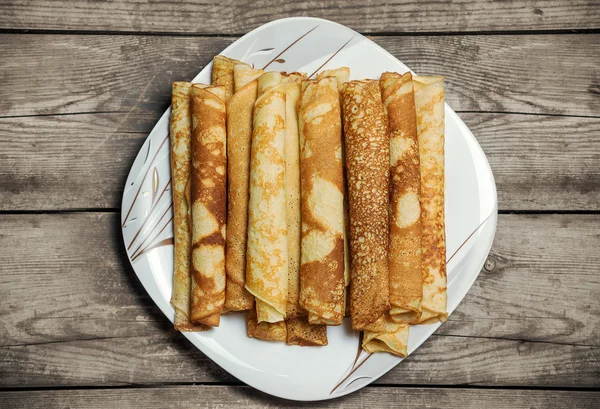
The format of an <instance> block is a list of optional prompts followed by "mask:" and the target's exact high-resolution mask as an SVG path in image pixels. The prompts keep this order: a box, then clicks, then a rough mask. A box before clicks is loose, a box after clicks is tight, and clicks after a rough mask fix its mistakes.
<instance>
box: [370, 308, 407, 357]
mask: <svg viewBox="0 0 600 409" xmlns="http://www.w3.org/2000/svg"><path fill="white" fill-rule="evenodd" d="M409 327H410V325H408V324H407V323H405V322H395V321H393V320H392V319H390V317H389V316H387V314H386V315H385V327H384V328H383V330H382V331H378V332H372V331H365V333H364V337H363V341H362V347H363V349H364V350H365V351H367V352H371V353H374V352H389V353H390V354H394V355H398V356H400V357H403V358H405V357H406V356H408V351H407V346H408V335H409Z"/></svg>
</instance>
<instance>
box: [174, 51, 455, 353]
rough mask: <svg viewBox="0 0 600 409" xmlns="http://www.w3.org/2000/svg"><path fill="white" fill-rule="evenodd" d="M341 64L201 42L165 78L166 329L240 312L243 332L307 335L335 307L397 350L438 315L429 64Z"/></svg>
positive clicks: (441, 241)
mask: <svg viewBox="0 0 600 409" xmlns="http://www.w3.org/2000/svg"><path fill="white" fill-rule="evenodd" d="M349 77H350V70H349V69H348V68H346V67H343V68H338V69H334V70H326V71H322V72H321V73H319V74H318V75H317V76H316V78H315V79H309V78H307V76H306V75H305V74H302V73H297V72H294V73H280V72H263V70H260V69H254V68H252V67H251V66H249V65H248V64H245V63H243V62H240V61H237V60H233V59H230V58H227V57H223V56H216V57H215V58H214V61H213V70H212V85H205V84H192V83H189V82H175V83H173V93H172V111H171V122H170V140H171V171H172V178H173V189H172V191H173V208H174V230H175V246H174V278H173V280H174V283H173V284H174V285H173V294H172V298H171V304H172V305H173V307H174V309H175V328H176V329H178V330H180V331H203V330H207V329H210V328H211V327H218V326H219V323H220V318H221V315H222V314H225V313H230V312H235V311H246V310H247V311H248V315H247V334H248V336H249V337H253V338H259V339H263V340H268V341H285V342H286V343H287V344H288V345H302V346H310V345H314V346H317V345H327V326H328V325H334V326H335V325H341V324H342V321H343V319H344V317H345V316H348V315H349V316H350V317H351V322H352V328H353V329H354V330H357V331H363V332H364V335H363V338H362V346H363V348H364V349H365V350H367V351H369V352H380V351H385V352H390V353H393V354H396V355H399V356H406V354H407V342H408V334H409V327H410V325H411V324H413V325H416V324H428V323H432V322H436V321H444V320H445V319H446V317H447V313H446V259H445V257H446V246H445V226H444V89H443V78H442V77H421V76H419V77H414V78H413V77H412V75H411V74H410V73H405V74H403V75H400V74H397V73H390V72H386V73H383V74H382V75H381V78H380V79H379V80H362V81H358V80H353V81H349Z"/></svg>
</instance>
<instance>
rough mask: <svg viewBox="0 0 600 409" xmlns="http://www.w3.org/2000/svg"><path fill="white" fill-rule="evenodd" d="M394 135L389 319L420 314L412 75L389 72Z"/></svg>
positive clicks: (386, 91)
mask: <svg viewBox="0 0 600 409" xmlns="http://www.w3.org/2000/svg"><path fill="white" fill-rule="evenodd" d="M379 85H380V87H381V93H382V97H383V103H384V105H385V107H386V109H387V114H388V125H389V132H390V219H391V220H390V253H389V269H390V304H391V306H392V308H391V310H390V315H391V316H392V319H394V320H397V321H400V322H407V323H409V324H412V323H416V322H417V321H418V320H419V317H420V316H421V299H422V298H423V274H422V269H421V204H420V196H421V172H420V170H419V163H420V162H419V141H418V138H417V120H416V115H415V99H414V92H413V83H412V75H411V73H410V72H407V73H406V74H404V75H400V74H397V73H391V72H385V73H383V74H382V75H381V79H380V82H379Z"/></svg>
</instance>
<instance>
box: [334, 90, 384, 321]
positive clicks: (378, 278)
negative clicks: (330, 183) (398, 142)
mask: <svg viewBox="0 0 600 409" xmlns="http://www.w3.org/2000/svg"><path fill="white" fill-rule="evenodd" d="M343 96H344V103H343V118H344V138H345V143H346V144H345V146H346V167H347V178H348V196H349V199H350V200H349V201H350V250H351V257H352V272H353V275H352V280H351V284H350V306H351V307H350V308H351V314H352V328H353V329H355V330H362V329H364V328H365V327H367V326H368V325H369V324H371V323H373V322H374V321H376V320H377V319H378V318H379V317H381V316H382V315H383V314H384V313H385V312H386V311H388V310H389V308H390V304H389V277H388V229H389V217H388V204H389V166H390V165H389V163H390V155H389V136H388V129H387V118H386V114H385V108H384V106H383V103H382V101H381V94H380V91H379V84H378V81H372V80H371V81H350V82H348V83H347V84H346V87H345V88H344V92H343Z"/></svg>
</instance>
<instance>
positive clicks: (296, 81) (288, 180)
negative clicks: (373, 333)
mask: <svg viewBox="0 0 600 409" xmlns="http://www.w3.org/2000/svg"><path fill="white" fill-rule="evenodd" d="M305 77H306V75H304V74H299V73H291V74H288V75H285V76H284V77H283V79H282V82H283V84H284V88H285V195H286V220H287V242H288V299H287V307H286V319H291V318H297V317H300V316H303V315H306V311H304V310H303V309H302V308H301V307H300V304H299V300H298V295H299V287H300V217H301V214H300V145H299V142H298V119H297V112H296V104H297V103H298V100H299V99H300V91H301V87H302V85H301V83H302V80H303V79H304V78H305ZM288 330H289V326H288Z"/></svg>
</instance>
